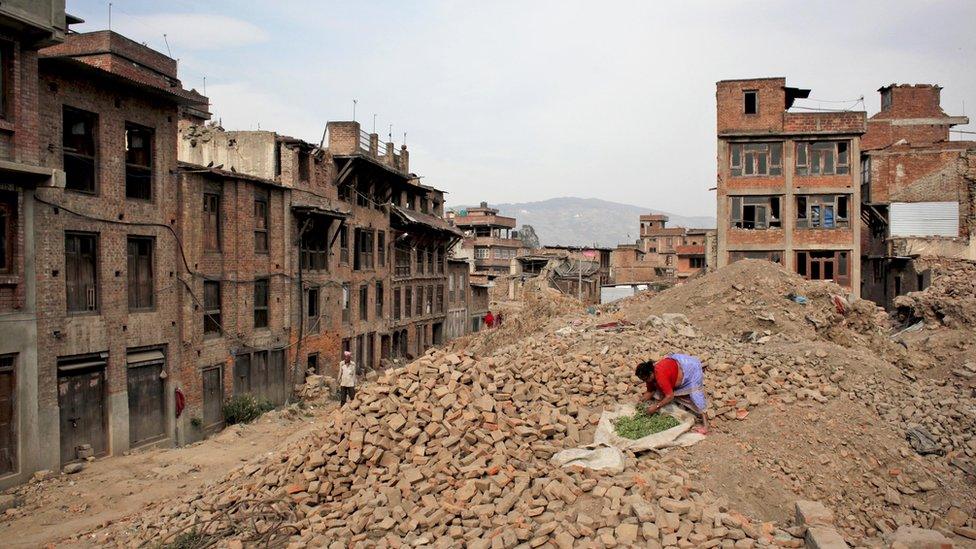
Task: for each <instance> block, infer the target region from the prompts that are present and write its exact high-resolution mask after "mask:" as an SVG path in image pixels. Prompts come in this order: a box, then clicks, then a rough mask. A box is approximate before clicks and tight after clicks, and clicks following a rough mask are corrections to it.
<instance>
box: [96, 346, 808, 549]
mask: <svg viewBox="0 0 976 549" xmlns="http://www.w3.org/2000/svg"><path fill="white" fill-rule="evenodd" d="M553 344H555V347H556V348H555V351H554V350H553V348H554V345H553ZM507 358H514V357H512V356H511V355H508V356H507V357H506V358H499V359H496V358H484V359H475V358H474V357H472V356H470V355H460V356H459V355H457V354H447V353H444V352H438V353H433V354H429V355H427V356H425V357H422V358H421V359H419V360H417V361H415V362H413V363H411V364H409V365H408V366H406V367H404V368H400V369H397V370H390V371H388V372H386V373H385V374H383V375H382V376H381V377H379V378H378V379H377V381H376V382H375V383H373V384H371V385H369V386H367V387H365V388H364V389H363V390H362V391H360V392H359V394H358V395H357V398H356V400H354V401H353V402H352V404H351V405H350V406H349V407H347V408H345V409H342V410H339V411H337V412H336V413H335V414H334V415H333V416H332V417H331V418H330V421H329V422H328V424H327V427H326V428H324V429H323V430H322V431H321V432H318V433H316V434H315V435H313V436H310V437H308V438H307V439H305V440H303V441H301V442H300V443H297V444H295V445H293V446H290V447H287V448H284V449H282V451H280V452H278V453H276V454H274V455H271V456H268V457H267V458H264V459H262V460H260V461H257V462H252V463H249V464H247V465H244V466H242V467H240V468H238V469H236V470H234V471H232V472H231V473H230V474H229V475H228V476H227V478H226V479H225V480H224V481H222V482H220V483H219V484H218V485H215V486H212V487H211V488H210V489H208V490H206V491H205V492H204V493H200V494H196V495H192V496H190V497H188V498H186V499H185V500H184V501H183V502H181V503H178V504H172V503H167V504H163V505H160V506H159V509H158V512H153V511H150V512H146V513H143V514H142V515H140V516H138V517H136V519H135V520H134V521H132V522H130V523H128V524H125V525H123V526H122V529H121V531H120V532H118V534H117V536H118V537H116V538H114V541H116V542H118V543H122V544H131V543H141V542H145V541H149V540H154V541H159V540H162V541H163V542H171V541H173V540H174V539H176V538H177V537H178V536H180V535H186V534H187V533H189V532H194V533H195V534H194V535H197V536H204V537H205V538H206V537H208V536H213V537H216V538H225V539H226V538H232V539H242V540H245V541H262V542H275V541H277V542H281V541H285V540H287V541H290V542H294V543H301V544H303V545H304V544H308V545H312V546H328V545H330V544H331V545H332V546H334V547H348V546H352V545H354V544H355V543H357V542H365V543H368V544H377V543H379V544H381V545H390V546H397V545H400V544H403V543H409V544H413V545H428V544H430V545H433V546H445V547H446V546H458V545H460V544H462V543H466V544H467V546H468V547H481V548H487V547H491V546H492V544H493V543H501V545H502V546H503V547H513V546H515V545H517V544H520V543H524V542H528V543H530V544H531V545H532V546H539V545H542V544H543V543H545V542H551V543H553V544H555V545H557V546H559V547H571V546H573V544H574V543H576V542H577V541H579V540H592V541H596V540H600V541H601V542H602V543H603V544H605V545H610V546H612V545H613V544H621V545H623V546H630V545H634V544H637V543H639V540H641V539H643V540H647V541H654V542H658V543H663V544H664V545H675V544H676V543H677V542H678V540H679V539H681V540H682V541H684V542H685V544H688V543H690V544H692V545H694V546H700V545H701V544H703V543H706V542H708V541H710V540H714V541H716V542H717V543H715V544H714V545H718V544H721V542H722V541H725V540H728V541H729V542H730V544H731V543H735V542H736V541H739V540H742V539H748V540H753V544H754V543H755V541H756V540H758V539H759V538H768V539H769V540H772V539H773V538H774V537H778V538H779V539H781V540H783V541H789V542H798V540H796V539H794V538H793V537H792V536H791V535H790V534H789V533H788V532H786V531H783V530H779V529H776V528H774V527H773V526H772V525H767V526H765V527H763V526H762V525H759V524H754V523H752V522H751V521H749V520H748V519H746V518H745V517H743V516H741V515H736V514H732V513H728V512H727V511H728V509H727V506H726V505H725V504H724V503H723V502H722V501H721V500H720V499H718V498H716V497H715V496H714V495H712V494H710V493H706V492H704V491H703V490H702V489H701V487H700V485H698V484H697V483H696V482H695V481H694V480H693V479H692V478H691V475H690V474H689V473H688V472H687V471H685V470H684V468H683V467H681V466H680V462H679V461H675V460H673V459H647V460H640V461H639V462H638V460H636V459H634V458H633V457H630V458H627V461H628V463H627V473H626V474H617V475H614V474H610V473H602V472H597V471H593V470H590V469H585V468H582V467H572V468H565V469H564V468H560V467H558V466H556V465H554V464H553V463H552V462H551V461H550V460H551V458H552V456H553V455H554V454H555V453H556V452H558V451H559V450H561V449H563V448H569V447H573V446H575V445H578V444H579V443H580V439H581V430H583V429H587V428H589V427H591V426H592V425H593V424H594V423H595V421H596V419H597V418H598V410H599V408H601V407H602V405H606V404H609V403H611V402H616V401H618V400H620V399H621V398H625V396H631V393H632V384H631V383H626V382H625V381H624V377H625V376H629V375H631V374H630V372H629V368H626V367H620V366H622V364H619V363H618V362H617V361H615V360H596V358H595V357H593V356H585V355H579V354H575V353H574V351H573V350H572V349H571V346H570V345H568V344H565V343H563V344H559V343H558V342H555V341H544V340H535V341H527V342H526V347H525V352H524V353H521V354H520V355H519V359H518V360H509V359H507ZM553 359H555V360H556V361H557V362H555V363H554V362H553ZM581 365H587V366H586V368H584V370H586V371H585V372H581V371H580V370H581V369H580V367H579V366H581ZM324 427H325V426H324ZM496 538H497V539H498V540H499V541H497V542H495V541H493V540H495V539H496ZM105 541H106V542H111V541H113V540H111V539H107V540H105ZM740 546H744V545H740ZM750 546H752V545H750Z"/></svg>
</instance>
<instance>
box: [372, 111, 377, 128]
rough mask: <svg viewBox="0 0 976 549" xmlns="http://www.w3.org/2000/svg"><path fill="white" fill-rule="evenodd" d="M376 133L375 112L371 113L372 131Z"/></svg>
mask: <svg viewBox="0 0 976 549" xmlns="http://www.w3.org/2000/svg"><path fill="white" fill-rule="evenodd" d="M372 133H376V113H375V112H374V113H373V132H372Z"/></svg>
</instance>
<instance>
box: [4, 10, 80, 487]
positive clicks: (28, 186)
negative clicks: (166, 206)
mask: <svg viewBox="0 0 976 549" xmlns="http://www.w3.org/2000/svg"><path fill="white" fill-rule="evenodd" d="M72 19H73V18H70V16H66V15H65V13H64V0H48V1H43V0H38V1H35V2H6V3H3V4H0V59H2V69H3V75H2V76H3V78H2V79H0V173H2V175H3V179H2V182H0V333H2V334H3V337H0V489H2V488H5V487H6V486H9V485H11V484H15V483H18V482H21V481H23V480H25V479H26V478H29V477H30V475H31V473H33V472H34V471H36V470H38V469H42V468H45V467H57V465H58V463H59V455H58V447H57V442H56V441H57V436H58V435H57V425H58V417H57V411H56V410H55V411H54V412H53V414H52V413H51V412H50V411H49V410H41V408H40V406H39V392H44V394H45V396H44V398H45V399H46V400H47V401H49V400H50V398H51V396H50V394H51V392H50V390H49V389H47V388H41V387H39V386H38V373H39V372H38V370H39V367H40V365H41V364H42V363H41V362H40V361H39V357H38V351H39V349H38V346H37V329H38V328H37V319H38V317H41V316H43V315H46V314H48V312H49V311H50V310H51V305H50V304H49V303H47V302H45V301H44V300H39V299H38V293H37V284H38V281H37V276H38V272H39V271H44V270H45V266H43V265H38V263H37V261H36V254H37V253H38V246H37V245H36V243H35V239H34V230H35V227H36V226H37V223H36V216H37V209H38V208H40V207H42V206H41V205H40V204H38V203H37V202H36V201H35V195H36V194H37V193H39V192H45V191H44V190H45V189H47V188H56V187H64V172H62V171H60V170H58V169H55V168H54V167H51V166H47V165H44V164H42V163H41V150H42V146H46V143H45V144H44V145H41V144H40V143H39V141H38V132H39V128H40V125H41V116H40V104H39V98H38V93H39V92H40V89H39V87H38V62H37V57H38V50H39V49H41V48H44V47H46V46H51V45H54V44H58V43H60V42H62V41H64V38H65V33H66V32H67V28H68V27H67V22H68V20H72ZM59 142H60V140H58V143H59ZM54 192H57V191H54ZM55 393H56V389H55ZM42 413H43V414H44V418H43V423H42V422H41V420H40V419H39V415H40V414H42Z"/></svg>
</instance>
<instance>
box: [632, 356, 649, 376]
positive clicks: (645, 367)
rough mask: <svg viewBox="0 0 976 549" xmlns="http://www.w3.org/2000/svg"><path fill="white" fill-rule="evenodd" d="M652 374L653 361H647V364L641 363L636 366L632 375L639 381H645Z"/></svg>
mask: <svg viewBox="0 0 976 549" xmlns="http://www.w3.org/2000/svg"><path fill="white" fill-rule="evenodd" d="M653 373H654V361H653V360H648V361H647V362H641V363H640V364H638V365H637V370H636V371H634V374H636V375H637V377H639V378H640V379H647V378H648V377H650V376H651V374H653Z"/></svg>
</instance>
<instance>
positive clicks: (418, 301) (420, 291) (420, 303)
mask: <svg viewBox="0 0 976 549" xmlns="http://www.w3.org/2000/svg"><path fill="white" fill-rule="evenodd" d="M413 301H414V308H413V312H414V314H415V315H416V316H418V317H421V316H424V287H423V285H419V286H417V290H416V291H415V292H414V293H413Z"/></svg>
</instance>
